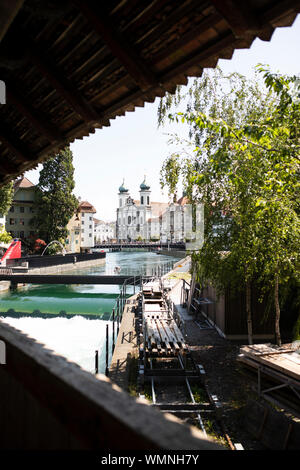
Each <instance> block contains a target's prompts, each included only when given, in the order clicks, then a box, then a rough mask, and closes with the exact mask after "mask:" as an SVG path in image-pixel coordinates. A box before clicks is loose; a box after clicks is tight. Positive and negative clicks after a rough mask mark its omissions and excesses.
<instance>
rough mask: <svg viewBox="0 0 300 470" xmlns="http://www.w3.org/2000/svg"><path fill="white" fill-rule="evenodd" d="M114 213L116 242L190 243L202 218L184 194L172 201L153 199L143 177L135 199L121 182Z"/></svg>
mask: <svg viewBox="0 0 300 470" xmlns="http://www.w3.org/2000/svg"><path fill="white" fill-rule="evenodd" d="M118 201H119V204H118V208H117V216H116V238H117V240H118V242H129V241H160V242H162V243H166V242H168V241H169V242H171V243H176V242H192V241H193V240H194V239H195V237H196V229H197V224H198V222H199V220H200V219H201V217H202V214H201V213H202V210H201V209H202V208H201V207H200V206H192V204H190V203H189V201H188V198H187V197H186V195H185V194H183V195H182V197H181V198H180V199H178V200H177V201H176V202H171V203H166V202H155V201H152V199H151V187H150V185H149V184H148V183H147V181H146V177H144V180H143V181H142V183H141V184H140V186H139V198H138V199H133V197H132V196H131V195H130V191H129V189H127V188H126V187H125V181H124V180H123V183H122V184H121V186H120V187H119V191H118Z"/></svg>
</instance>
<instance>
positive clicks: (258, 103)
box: [160, 66, 300, 342]
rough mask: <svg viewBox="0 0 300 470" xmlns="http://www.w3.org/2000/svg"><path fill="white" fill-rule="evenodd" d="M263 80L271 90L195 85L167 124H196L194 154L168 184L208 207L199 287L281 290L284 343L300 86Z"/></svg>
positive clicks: (242, 84)
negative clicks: (184, 106)
mask: <svg viewBox="0 0 300 470" xmlns="http://www.w3.org/2000/svg"><path fill="white" fill-rule="evenodd" d="M258 73H259V74H263V76H264V83H261V82H260V81H259V80H258V78H257V77H256V79H255V80H254V81H249V80H247V79H246V78H245V77H242V76H241V75H239V74H231V75H230V76H228V77H225V76H224V75H223V74H222V72H221V71H220V70H219V69H218V70H216V71H215V72H212V73H206V74H204V75H203V78H202V79H197V80H195V82H194V83H193V85H192V87H191V89H190V91H189V93H190V97H191V101H188V104H187V110H186V112H184V113H182V112H181V113H176V114H175V115H174V114H173V115H170V116H169V118H170V119H171V120H177V121H179V120H181V121H182V122H187V123H188V124H189V126H190V134H191V136H192V137H193V139H194V151H193V153H192V154H191V155H189V156H188V157H187V156H182V157H180V156H176V164H175V163H174V155H171V156H170V157H169V158H168V159H167V160H166V161H165V163H164V165H163V167H162V170H161V185H162V186H167V187H168V188H169V191H170V192H174V191H175V190H174V188H176V186H177V184H178V180H179V177H180V176H181V177H182V178H183V184H184V188H185V190H186V192H187V195H188V197H189V198H190V200H192V201H194V202H203V203H204V204H205V215H206V225H205V241H204V245H203V247H202V249H201V250H200V252H199V253H194V254H193V265H194V268H195V270H196V272H197V277H198V281H202V282H204V281H205V280H210V281H213V282H214V284H215V285H216V286H217V288H218V289H219V290H222V289H224V288H225V287H226V286H227V285H228V283H230V284H231V285H232V284H235V285H236V286H240V287H243V285H249V284H250V283H251V281H252V280H253V279H255V280H257V281H259V282H260V283H261V284H262V285H263V286H264V289H265V292H267V291H270V289H271V288H272V289H274V301H275V307H276V321H277V323H276V332H277V336H279V331H278V324H279V315H280V309H279V301H278V295H279V294H278V292H279V285H284V284H285V283H287V282H288V281H289V279H291V276H298V275H299V271H298V270H297V266H299V246H300V239H299V234H300V221H299V201H300V198H299V195H300V183H299V150H300V145H299V144H300V142H299V131H300V129H299V126H300V101H299V97H300V85H299V79H297V77H285V76H281V75H278V74H272V73H271V72H270V71H269V70H268V69H267V68H265V67H263V66H259V67H258ZM176 99H177V103H178V97H177V98H176ZM183 99H185V100H186V99H187V96H184V97H183ZM172 104H173V103H172V100H170V98H168V101H167V102H166V103H165V107H161V108H160V112H162V111H163V112H164V113H166V111H167V110H169V109H170V108H171V106H172ZM160 122H162V119H160ZM241 280H243V281H244V284H243V283H242V282H241ZM249 305H250V298H249ZM279 342H280V339H279Z"/></svg>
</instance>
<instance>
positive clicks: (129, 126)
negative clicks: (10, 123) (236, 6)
mask: <svg viewBox="0 0 300 470" xmlns="http://www.w3.org/2000/svg"><path fill="white" fill-rule="evenodd" d="M299 44H300V15H298V16H297V18H296V20H295V21H294V24H293V25H292V26H291V27H287V28H277V29H276V30H275V32H274V33H273V36H272V38H271V41H261V40H260V39H255V41H254V42H253V43H252V46H251V48H250V49H239V50H236V51H235V52H234V54H233V56H232V58H231V59H230V60H225V59H221V60H219V62H218V65H219V66H220V67H221V68H222V70H223V71H224V72H234V71H236V72H239V73H242V74H243V75H246V76H250V75H251V74H253V70H254V67H255V66H256V65H257V64H258V63H262V64H268V65H269V66H270V68H271V70H272V71H273V72H280V73H283V74H290V75H293V74H299V73H300V70H299V64H300V47H299ZM158 104H159V99H156V100H155V102H154V103H146V104H145V106H144V107H143V108H136V110H135V111H133V112H127V113H126V115H125V116H121V117H118V118H116V119H114V120H112V121H111V125H110V127H105V128H103V129H97V130H96V131H95V134H91V135H90V136H88V137H84V138H83V140H75V141H74V142H73V143H72V144H71V145H70V148H71V150H72V153H73V165H74V168H75V172H74V179H75V190H74V194H75V195H76V196H77V197H81V200H86V201H89V202H90V203H91V204H93V206H94V207H95V208H96V210H97V213H96V214H95V217H96V218H98V219H101V220H105V221H114V220H115V219H116V209H117V206H118V188H119V186H120V185H121V184H122V182H123V179H124V180H125V186H126V188H128V189H129V192H130V195H131V196H132V197H133V199H139V189H140V188H139V186H140V184H141V183H142V181H143V179H144V176H145V175H146V180H147V183H148V184H149V185H150V187H151V191H152V193H151V200H152V201H161V202H167V201H168V194H167V193H166V192H162V190H161V187H160V183H159V179H160V170H161V167H162V164H163V162H164V160H165V159H166V157H167V156H168V155H170V154H171V153H172V151H174V149H175V147H174V146H172V145H169V140H170V135H171V134H173V133H174V132H177V133H178V134H180V135H181V136H182V137H187V136H186V129H184V128H183V127H182V128H181V127H180V125H179V127H176V126H175V125H173V126H171V125H169V124H167V125H165V126H164V127H163V128H158V126H157V108H158ZM40 168H41V165H40V166H39V167H38V169H36V170H31V171H28V172H26V174H25V176H26V177H27V178H29V180H30V181H32V183H34V184H37V183H38V179H39V169H40ZM179 196H180V195H179Z"/></svg>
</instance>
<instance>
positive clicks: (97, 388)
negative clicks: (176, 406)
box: [0, 321, 223, 451]
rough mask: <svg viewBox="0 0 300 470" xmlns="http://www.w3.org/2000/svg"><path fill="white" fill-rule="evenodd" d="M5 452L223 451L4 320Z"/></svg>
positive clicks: (0, 372)
mask: <svg viewBox="0 0 300 470" xmlns="http://www.w3.org/2000/svg"><path fill="white" fill-rule="evenodd" d="M0 341H3V342H4V343H5V347H6V364H3V365H0V390H1V400H0V423H1V426H0V447H1V449H24V450H28V449H33V450H39V449H44V450H47V449H48V450H49V449H56V450H69V449H91V450H101V451H103V450H110V451H112V450H124V449H127V450H148V451H149V450H154V449H168V450H169V449H170V450H171V449H175V450H176V449H177V450H184V449H194V450H223V447H221V446H219V445H217V444H216V443H214V442H212V441H211V440H208V439H207V438H206V437H205V436H204V434H202V433H201V432H200V431H198V430H197V429H196V428H192V427H188V426H186V425H184V424H182V423H181V422H180V421H179V420H176V419H175V418H171V419H170V418H169V417H168V415H164V414H162V413H161V412H159V411H157V410H154V409H153V408H152V407H151V406H150V405H148V404H147V402H146V401H144V400H141V399H135V398H133V397H131V396H129V395H128V394H127V393H126V392H124V391H122V390H121V389H120V388H119V387H117V386H116V385H113V384H112V383H111V382H110V380H109V379H108V378H106V377H105V376H104V375H96V376H94V375H93V374H91V373H89V372H86V371H84V370H83V369H81V368H80V367H79V366H78V365H76V364H75V363H72V362H70V361H68V360H67V359H65V358H63V357H61V356H59V355H58V354H56V353H55V352H53V351H50V350H49V349H47V348H46V347H45V346H43V345H42V344H40V343H38V342H37V341H35V340H34V339H31V338H29V337H28V336H27V335H25V334H23V333H21V332H20V331H18V330H16V329H14V328H13V327H11V326H9V325H7V324H5V323H4V322H3V321H0Z"/></svg>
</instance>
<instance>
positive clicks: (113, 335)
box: [111, 308, 115, 353]
mask: <svg viewBox="0 0 300 470" xmlns="http://www.w3.org/2000/svg"><path fill="white" fill-rule="evenodd" d="M112 315H113V325H112V327H113V334H112V350H111V351H112V353H113V352H114V350H115V309H114V308H113V311H112Z"/></svg>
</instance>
